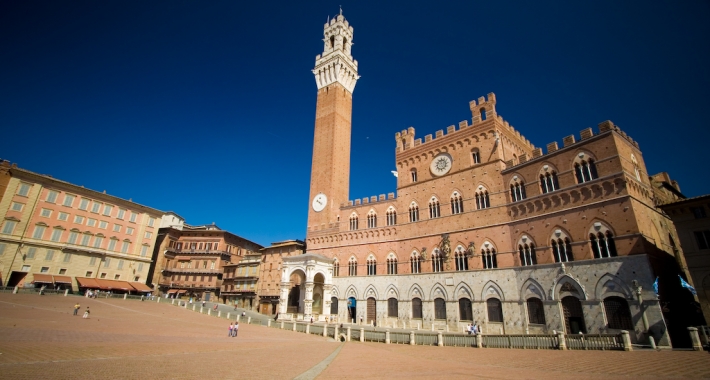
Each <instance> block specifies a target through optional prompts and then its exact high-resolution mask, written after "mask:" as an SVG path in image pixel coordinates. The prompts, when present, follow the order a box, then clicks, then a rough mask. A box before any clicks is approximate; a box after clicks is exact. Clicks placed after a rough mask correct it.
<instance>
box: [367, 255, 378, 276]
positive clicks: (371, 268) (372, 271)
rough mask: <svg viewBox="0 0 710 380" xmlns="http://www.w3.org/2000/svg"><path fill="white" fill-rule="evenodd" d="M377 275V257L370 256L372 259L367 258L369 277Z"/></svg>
mask: <svg viewBox="0 0 710 380" xmlns="http://www.w3.org/2000/svg"><path fill="white" fill-rule="evenodd" d="M376 274H377V260H376V259H375V256H373V255H370V257H368V258H367V275H368V276H374V275H376Z"/></svg>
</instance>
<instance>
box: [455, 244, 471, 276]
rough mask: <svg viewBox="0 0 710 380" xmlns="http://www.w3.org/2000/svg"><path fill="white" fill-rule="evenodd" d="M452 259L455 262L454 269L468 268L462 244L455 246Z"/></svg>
mask: <svg viewBox="0 0 710 380" xmlns="http://www.w3.org/2000/svg"><path fill="white" fill-rule="evenodd" d="M454 261H455V262H456V270H457V271H460V270H468V258H467V257H466V249H464V247H462V246H460V245H459V246H458V247H456V251H455V253H454Z"/></svg>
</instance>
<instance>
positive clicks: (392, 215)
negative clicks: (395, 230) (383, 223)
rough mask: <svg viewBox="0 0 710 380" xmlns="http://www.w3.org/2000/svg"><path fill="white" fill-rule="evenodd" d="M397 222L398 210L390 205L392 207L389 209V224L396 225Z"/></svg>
mask: <svg viewBox="0 0 710 380" xmlns="http://www.w3.org/2000/svg"><path fill="white" fill-rule="evenodd" d="M395 224H397V210H395V209H394V207H392V206H390V208H388V209H387V225H388V226H394V225H395Z"/></svg>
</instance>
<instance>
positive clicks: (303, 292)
mask: <svg viewBox="0 0 710 380" xmlns="http://www.w3.org/2000/svg"><path fill="white" fill-rule="evenodd" d="M293 274H298V275H299V276H301V277H302V279H303V281H302V283H301V284H300V287H299V298H298V306H295V305H291V307H293V308H294V309H295V311H289V304H288V301H289V293H290V292H291V291H292V286H293V285H295V284H291V275H293ZM332 288H333V259H329V258H327V257H325V256H321V255H316V254H312V253H306V254H303V255H298V256H290V257H284V258H283V268H282V269H281V295H280V298H279V319H280V320H305V321H310V320H311V318H312V317H317V320H325V321H327V320H328V319H329V317H330V302H331V290H332Z"/></svg>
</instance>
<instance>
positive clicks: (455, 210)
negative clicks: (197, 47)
mask: <svg viewBox="0 0 710 380" xmlns="http://www.w3.org/2000/svg"><path fill="white" fill-rule="evenodd" d="M462 212H463V198H462V197H461V194H459V193H458V191H454V193H453V194H452V195H451V214H452V215H455V214H460V213H462Z"/></svg>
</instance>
